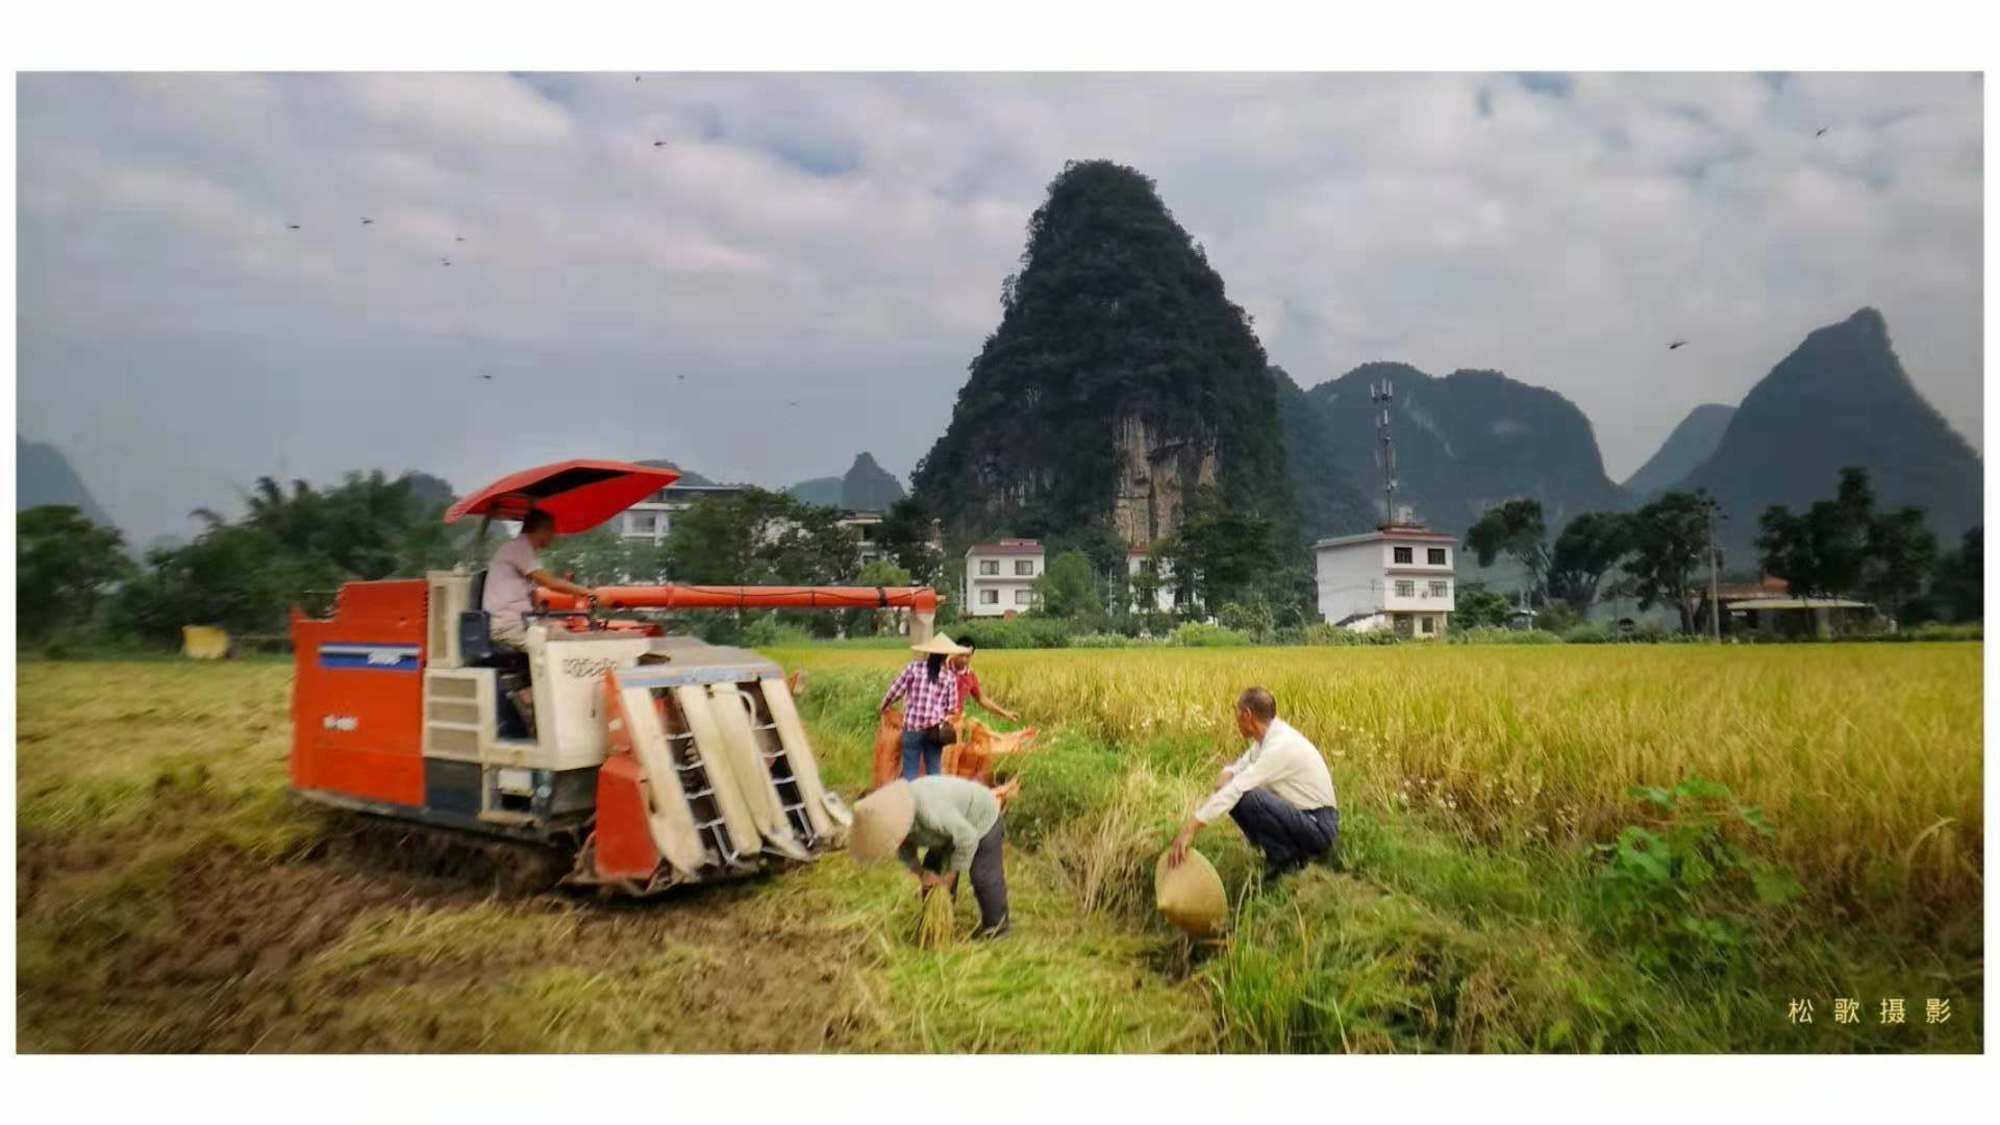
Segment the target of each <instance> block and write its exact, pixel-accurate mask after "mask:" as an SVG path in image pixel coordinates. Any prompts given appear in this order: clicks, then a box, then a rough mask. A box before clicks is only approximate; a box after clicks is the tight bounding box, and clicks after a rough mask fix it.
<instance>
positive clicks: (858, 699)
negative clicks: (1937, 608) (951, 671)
mask: <svg viewBox="0 0 2000 1125" xmlns="http://www.w3.org/2000/svg"><path fill="white" fill-rule="evenodd" d="M772 655H773V656H775V657H776V658H777V659H779V660H780V661H781V662H783V663H785V664H786V665H787V666H789V667H798V668H803V669H805V670H806V671H807V673H808V687H807V690H806V692H805V693H804V695H803V696H802V697H801V706H802V711H803V713H804V715H805V718H806V720H807V723H808V726H809V727H810V729H811V732H812V734H813V737H814V739H815V742H816V744H817V746H818V747H819V751H820V755H821V758H822V760H823V766H824V771H825V774H826V776H827V778H828V780H829V782H830V784H832V785H833V786H835V787H836V788H838V789H839V790H841V791H842V792H843V793H844V794H845V795H847V796H848V797H849V798H850V799H852V798H854V797H856V796H858V795H859V793H860V791H861V789H862V787H863V786H864V785H865V784H866V781H867V776H868V770H869V759H870V748H871V742H872V735H873V731H874V706H875V703H876V700H877V699H878V698H879V695H880V693H881V691H882V689H883V688H884V687H885V686H886V684H887V681H888V679H889V678H890V677H891V676H892V675H893V674H894V672H895V670H896V668H897V667H898V666H899V665H900V663H901V660H902V654H900V653H898V652H896V651H892V650H883V649H863V648H845V647H841V646H816V647H807V648H799V649H788V650H778V651H774V652H773V653H772ZM1980 657H1981V646H1979V645H1977V644H1942V645H1923V644H1916V645H1855V646H1838V645H1823V646H1796V647H1775V646H1774V647H1759V648H1741V649H1739V648H1729V649H1718V650H1711V649H1705V648H1701V647H1698V646H1660V647H1640V646H1604V647H1584V646H1552V647H1548V648H1514V647H1493V648H1480V647H1472V646H1464V647H1452V648H1443V647H1439V648H1418V647H1409V646H1406V647H1398V648H1392V649H1382V648H1369V649H1236V650H1213V649H1211V650H1063V651H1051V652H988V653H982V654H981V655H980V657H979V662H978V667H979V671H980V673H981V677H982V679H983V680H984V681H985V684H986V687H987V689H988V692H989V694H991V695H993V696H994V697H996V698H998V699H1000V700H1002V701H1004V702H1005V703H1006V704H1007V705H1008V706H1010V707H1012V708H1014V709H1016V710H1018V711H1019V712H1021V713H1022V715H1023V717H1024V719H1025V721H1026V722H1028V723H1032V724H1034V725H1037V726H1039V727H1040V728H1041V729H1042V731H1043V735H1042V737H1041V739H1040V740H1039V744H1040V747H1041V748H1040V749H1039V750H1037V751H1036V752H1035V753H1034V754H1032V755H1031V756H1028V757H1026V758H1025V759H1023V760H1021V761H1020V762H1019V763H1017V764H1016V765H1015V766H1014V767H1013V768H1014V769H1016V770H1018V774H1019V776H1020V778H1021V780H1022V783H1023V788H1022V793H1021V796H1020V798H1019V799H1018V800H1017V801H1016V802H1015V803H1014V805H1013V806H1012V807H1011V808H1010V810H1009V814H1008V828H1007V840H1008V852H1007V870H1008V879H1009V883H1010V887H1011V890H1012V893H1013V900H1014V926H1013V932H1012V933H1011V934H1009V935H1008V937H1007V938H1005V939H1003V940H1002V941H1000V942H997V943H987V942H973V941H954V942H952V943H950V944H949V945H946V946H942V947H940V948H936V949H925V948H921V947H920V945H919V941H918V938H919V933H920V922H921V921H922V918H921V907H920V902H919V899H918V897H917V895H916V893H915V883H914V880H911V879H909V878H908V877H907V876H906V875H903V874H902V873H900V872H896V871H893V870H882V869H879V868H878V869H859V868H856V867H854V866H853V865H852V864H849V863H847V862H845V861H844V859H841V858H840V857H835V858H833V859H831V860H829V861H825V862H821V863H818V864H814V865H812V866H810V867H808V868H805V869H802V870H798V871H794V872H788V873H785V874H781V875H778V876H775V877H770V878H765V879H760V880H757V881H754V882H751V883H747V884H741V885H733V886H728V887H721V888H715V889H712V890H705V891H701V892H698V893H694V894H689V895H684V896H677V897H673V898H670V899H668V900H667V901H662V902H655V903H648V904H643V905H637V906H634V905H614V904H607V903H603V902H600V901H598V900H596V899H592V898H589V897H584V896H578V895H572V894H568V893H564V892H539V891H537V892H521V891H517V890H510V889H507V888H505V887H502V886H499V885H484V884H481V883H479V882H478V881H476V880H466V879H462V878H454V877H452V875H451V874H449V873H418V874H412V873H409V872H406V871H401V870H396V869H384V868H382V867H379V866H377V865H376V864H374V863H373V862H372V861H371V860H370V859H368V858H367V857H365V856H361V855H357V854H355V853H352V852H350V851H348V850H346V849H344V848H343V846H342V841H343V840H344V839H346V838H347V835H348V834H349V833H350V831H351V822H350V821H349V820H348V819H346V818H342V817H339V816H337V815H333V814H330V813H327V812H324V811H322V810H319V809H317V808H313V807H309V806H305V805H303V804H301V803H299V802H296V801H294V800H293V799H291V798H290V797H289V795H288V794H287V792H286V789H285V756H286V750H287V741H288V732H289V695H290V668H289V666H288V665H286V664H281V663H255V662H250V663H237V664H227V665H192V664H184V663H177V662H157V663H146V662H130V663H106V664H83V663H74V664H72V663H61V664H56V663H27V664H24V665H23V666H22V668H21V673H20V678H19V684H18V686H19V702H18V704H17V707H18V724H17V725H18V731H19V734H18V740H17V745H16V749H17V756H18V764H17V783H18V789H17V792H18V797H17V802H18V803H17V813H18V814H19V815H18V823H19V836H18V841H17V842H18V845H19V848H18V856H17V861H16V864H17V876H18V885H19V891H18V893H17V899H16V937H17V942H18V947H19V950H20V952H19V990H18V992H17V999H16V1010H17V1020H18V1026H19V1029H20V1030H19V1035H20V1045H21V1049H23V1050H28V1051H49V1050H59V1051H221V1052H236V1051H340V1052H353V1051H753V1052H763V1051H782V1052H798V1051H836V1052H877V1051H896V1052H902V1051H919V1052H929V1051H989V1052H1077V1051H1086V1052H1104V1051H1128V1052H1129V1051H1140V1052H1161V1051H1169V1052H1180V1051H1194V1052H1214V1051H1250V1052H1281V1051H1282V1052H1342V1051H1363V1052H1433V1051H1466V1052H1487V1051H1503V1052H1529V1051H1532V1052H1551V1051H1552V1052H1564V1051H1581V1052H1688V1051H1693V1052H1745V1051H1859V1052H1873V1051H1886V1052H1912V1051H1915V1052H1937V1051H1944V1052H1964V1051H1978V1050H1980V1049H1981V1048H1982V1044H1983V1018H1984V1016H1983V1011H1982V1009H1981V1007H1980V1004H1981V998H1982V995H1983V985H1984V963H1983V934H1984V919H1983V915H1982V904H1981V895H1982V876H1983V872H1982V870H1981V867H1980V862H1981V856H1982V853H1983V833H1984V818H1983V808H1982V804H1981V752H1982V738H1981V735H1982V731H1981V725H1980V724H1981V706H1980V702H1981V700H1980ZM1251 683H1261V684H1263V685H1264V686H1266V687H1269V688H1270V689H1271V690H1272V691H1273V692H1274V693H1275V694H1276V695H1277V698H1278V701H1279V705H1280V709H1281V712H1282V713H1283V715H1284V716H1285V717H1286V718H1287V719H1288V720H1290V721H1291V722H1293V723H1294V724H1295V725H1297V726H1298V727H1299V728H1300V729H1301V730H1302V731H1304V732H1305V733H1306V734H1307V735H1308V736H1309V737H1311V738H1312V739H1313V740H1314V741H1315V742H1316V743H1317V744H1318V745H1319V746H1320V747H1321V749H1322V750H1323V751H1324V752H1325V753H1326V754H1327V756H1328V760H1329V763H1330V765H1331V768H1332V772H1333V777H1334V781H1335V783H1336V785H1337V787H1338V789H1339V793H1340V803H1341V808H1342V826H1341V829H1342V830H1341V847H1340V857H1339V860H1338V862H1337V863H1336V864H1334V865H1332V866H1328V867H1317V868H1313V869H1310V870H1308V871H1306V872H1303V873H1301V874H1299V875H1296V876H1293V877H1291V878H1288V879H1286V880H1284V881H1283V882H1281V883H1279V884H1277V885H1275V886H1270V885H1265V884H1264V883H1263V882H1262V880H1261V878H1260V877H1259V876H1258V874H1257V870H1258V864H1257V859H1256V857H1255V856H1253V855H1251V854H1250V853H1249V851H1248V850H1247V849H1246V848H1245V847H1244V845H1243V844H1242V841H1241V838H1240V836H1239V835H1237V834H1236V833H1235V831H1234V829H1233V827H1232V826H1230V825H1227V824H1223V825H1218V826H1215V827H1212V828H1210V829H1209V830H1208V831H1207V832H1205V833H1204V834H1203V836H1202V837H1201V838H1200V839H1199V840H1198V842H1197V846H1198V847H1199V848H1200V849H1201V850H1202V851H1203V852H1204V853H1205V854H1207V855H1208V856H1209V857H1210V858H1211V859H1212V860H1213V861H1214V862H1215V865H1216V867H1217V869H1218V870H1219V871H1220V872H1221V873H1222V876H1223V878H1224V881H1225V885H1226V886H1227V888H1228V891H1229V893H1230V896H1231V901H1232V917H1231V922H1230V928H1229V930H1228V933H1227V935H1226V937H1225V939H1224V940H1222V941H1221V942H1219V943H1215V944H1213V945H1203V946H1190V945H1189V944H1188V943H1187V942H1186V941H1185V940H1184V939H1183V938H1181V937H1180V936H1179V934H1178V933H1176V932H1175V931H1173V930H1172V929H1171V928H1169V927H1168V926H1166V925H1165V924H1164V923H1163V922H1162V921H1161V920H1160V919H1159V918H1158V917H1157V916H1156V915H1155V914H1154V912H1153V897H1152V885H1151V884H1152V872H1153V864H1154V860H1155V858H1156V857H1157V855H1158V854H1159V851H1160V850H1161V849H1162V848H1163V847H1164V846H1165V844H1166V842H1167V840H1168V838H1169V837H1170V836H1171V834H1172V831H1173V828H1174V824H1175V821H1176V820H1177V819H1178V818H1179V817H1180V816H1182V815H1183V814H1184V813H1185V812H1186V811H1187V809H1188V808H1189V807H1190V805H1191V803H1192V802H1193V801H1194V800H1195V799H1196V798H1197V797H1198V796H1199V795H1200V794H1201V792H1202V791H1203V789H1204V787H1205V785H1206V784H1207V783H1208V781H1209V779H1211V778H1212V777H1213V775H1214V771H1215V768H1216V766H1217V765H1219V764H1220V763H1221V762H1222V761H1225V760H1226V759H1227V758H1230V757H1233V756H1234V755H1235V754H1236V753H1237V752H1238V751H1239V750H1240V746H1239V745H1238V744H1237V739H1236V737H1235V735H1234V733H1233V730H1231V729H1230V727H1229V716H1228V710H1229V703H1230V701H1231V700H1232V699H1233V697H1234V696H1235V694H1236V693H1237V692H1238V691H1240V690H1241V689H1242V687H1244V686H1246V685H1248V684H1251ZM1006 772H1007V771H1003V776H1004V775H1005V773H1006ZM1697 778H1698V779H1703V780H1705V781H1708V782H1714V783H1719V784H1720V785H1722V786H1726V787H1727V792H1728V794H1729V796H1728V798H1727V800H1724V801H1720V802H1715V804H1716V805H1717V807H1726V808H1728V809H1733V810H1736V811H1734V812H1730V813H1728V814H1727V815H1726V816H1724V817H1723V818H1722V819H1721V820H1717V821H1713V822H1710V821H1705V820H1702V819H1701V818H1700V816H1699V815H1697V813H1696V810H1695V809H1694V805H1693V803H1692V798H1689V799H1688V801H1687V802H1684V804H1683V806H1681V807H1679V809H1678V811H1674V810H1672V809H1668V811H1663V809H1667V806H1666V805H1663V804H1661V803H1659V802H1657V801H1652V800H1649V799H1647V798H1646V797H1644V796H1643V795H1635V793H1634V791H1633V787H1635V786H1638V787H1650V788H1651V789H1652V791H1653V792H1655V793H1656V794H1657V793H1664V792H1667V791H1671V790H1673V788H1674V787H1675V786H1676V785H1677V784H1680V783H1683V782H1687V781H1688V780H1689V779H1697ZM1687 792H1689V793H1693V792H1695V790H1694V789H1692V788H1689V789H1687ZM1702 807H1703V808H1706V807H1707V806H1706V805H1704V806H1702ZM1744 807H1754V808H1755V809H1756V810H1757V812H1755V813H1753V814H1749V816H1748V817H1747V818H1746V817H1745V816H1743V815H1741V810H1742V809H1743V808H1744ZM1759 824H1761V825H1763V826H1764V829H1763V830H1758V829H1757V827H1756V826H1757V825H1759ZM1634 832H1649V833H1654V834H1656V837H1657V838H1658V839H1660V840H1663V841H1668V842H1669V843H1672V844H1673V846H1676V847H1679V846H1684V845H1685V844H1686V841H1688V840H1697V839H1698V840H1699V841H1703V842H1701V843H1700V844H1699V846H1700V847H1702V848H1705V849H1708V850H1706V851H1704V852H1703V853H1702V854H1703V855H1705V856H1709V857H1711V858H1714V859H1716V862H1717V863H1719V864H1720V867H1719V868H1718V867H1715V866H1713V865H1710V864H1708V862H1707V861H1705V860H1704V861H1699V863H1690V865H1688V866H1686V867H1685V869H1684V870H1683V871H1682V875H1681V876H1679V877H1676V879H1674V880H1672V881H1669V882H1667V883H1663V884H1661V885H1659V886H1657V887H1655V888H1654V890H1653V891H1652V892H1648V895H1650V897H1648V895H1642V896H1640V897H1638V898H1636V899H1635V898H1634V897H1633V895H1632V893H1631V887H1632V885H1633V884H1632V883H1630V882H1629V881H1626V882H1620V881H1619V879H1618V878H1614V877H1613V876H1618V875H1620V873H1621V871H1623V873H1624V874H1626V875H1629V874H1631V871H1632V870H1641V871H1642V872H1643V871H1645V870H1651V869H1652V868H1651V866H1649V865H1648V864H1647V863H1643V862H1642V863H1639V864H1638V866H1637V867H1633V868H1626V869H1621V868H1620V867H1619V864H1620V862H1621V855H1622V854H1623V853H1621V852H1620V851H1619V847H1620V845H1621V842H1624V841H1629V840H1630V839H1631V834H1632V833H1634ZM1704 832H1705V833H1708V834H1707V835H1702V833H1704ZM1630 858H1631V857H1630V856H1624V859H1625V860H1628V861H1629V860H1630ZM1643 858H1644V857H1641V859H1643ZM1677 870H1682V869H1680V868H1677ZM1696 873H1699V878H1697V877H1696ZM1738 876H1740V877H1738ZM1785 887H1791V888H1793V889H1792V890H1790V891H1787V892H1785V893H1773V894H1769V895H1766V894H1765V892H1766V891H1767V890H1768V889H1771V888H1780V889H1782V888H1785ZM961 899H962V901H960V902H959V903H958V906H957V909H958V911H959V916H958V918H957V919H956V927H955V928H956V930H957V932H958V933H960V934H967V933H970V932H971V930H972V928H973V927H972V919H973V916H974V910H973V906H972V904H971V902H970V901H969V900H970V896H961ZM1890 997H1901V998H1905V999H1906V1002H1907V1005H1908V1010H1909V1012H1910V1017H1909V1020H1908V1022H1907V1023H1905V1024H1900V1025H1897V1024H1889V1023H1884V1022H1882V1021H1880V1020H1877V1019H1876V1018H1874V1017H1875V1012H1876V1010H1877V1005H1878V1003H1880V1002H1881V1001H1883V1000H1886V999H1887V998H1890ZM1802 998H1804V999H1812V1000H1814V1001H1815V1002H1816V1003H1817V1007H1818V1011H1819V1018H1818V1020H1817V1021H1816V1022H1814V1023H1811V1024H1804V1023H1800V1022H1796V1021H1793V1020H1791V1019H1788V1015H1787V1013H1788V1008H1789V1007H1790V1006H1791V1005H1792V1003H1793V1002H1794V1001H1795V1000H1798V999H1802ZM1850 998H1851V999H1854V1000H1856V1001H1858V1003H1859V1004H1860V1005H1861V1008H1862V1010H1864V1011H1865V1012H1866V1013H1867V1014H1868V1018H1866V1019H1862V1020H1859V1021H1857V1022H1851V1023H1836V1022H1835V1021H1834V1019H1833V1018H1832V1011H1833V1007H1834V1002H1835V1000H1836V999H1850ZM1931 998H1937V999H1943V1000H1947V1001H1949V1015H1948V1017H1947V1018H1946V1019H1944V1020H1942V1021H1935V1022H1933V1021H1932V1020H1930V1019H1927V1017H1926V1014H1925V1013H1926V1000H1927V999H1931Z"/></svg>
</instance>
